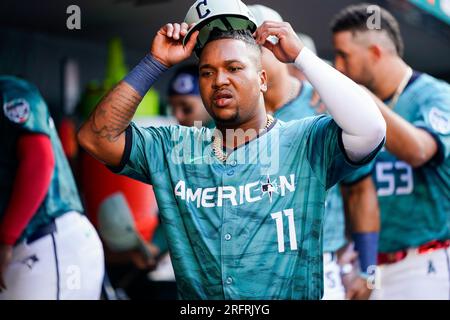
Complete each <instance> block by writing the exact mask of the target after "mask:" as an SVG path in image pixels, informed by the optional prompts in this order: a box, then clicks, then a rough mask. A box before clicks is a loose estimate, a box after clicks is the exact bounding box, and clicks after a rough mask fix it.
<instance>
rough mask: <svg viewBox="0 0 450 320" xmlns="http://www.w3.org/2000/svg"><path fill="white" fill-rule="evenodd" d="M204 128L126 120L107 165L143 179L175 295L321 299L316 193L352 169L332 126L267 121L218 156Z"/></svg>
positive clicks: (319, 196) (320, 206)
mask: <svg viewBox="0 0 450 320" xmlns="http://www.w3.org/2000/svg"><path fill="white" fill-rule="evenodd" d="M212 135H213V131H212V130H210V129H208V128H201V129H198V128H187V127H182V126H171V127H160V128H154V127H149V128H140V127H137V126H136V125H135V124H134V123H132V124H131V125H130V127H129V128H128V129H127V132H126V147H125V152H124V156H123V159H122V165H121V167H119V168H111V169H112V170H113V171H114V172H116V173H120V174H123V175H127V176H129V177H131V178H134V179H137V180H140V181H142V182H145V183H149V184H152V185H153V188H154V191H155V195H156V199H157V202H158V206H159V210H160V216H161V221H162V223H163V227H164V228H165V229H164V230H165V232H166V235H167V241H168V246H169V250H170V253H171V258H172V264H173V268H174V271H175V276H176V280H177V286H178V290H179V296H180V298H182V299H319V298H321V296H322V294H323V274H322V237H321V230H322V220H323V211H324V204H325V197H326V192H327V189H329V188H330V187H331V186H333V185H334V184H335V183H336V182H337V181H339V180H340V179H341V178H342V177H343V176H346V175H347V174H348V173H349V172H352V171H353V170H355V166H353V165H351V164H349V163H348V162H347V161H346V158H345V154H344V153H343V148H342V142H340V141H341V130H340V129H339V127H338V126H337V125H336V123H335V122H334V121H333V120H332V119H331V118H330V117H328V116H321V117H315V118H310V119H305V120H300V121H292V122H289V123H285V122H282V121H278V120H276V121H275V122H274V124H273V125H272V126H271V127H270V128H269V129H268V130H267V132H265V133H263V134H261V135H260V136H259V137H258V138H257V139H254V140H251V141H250V142H248V143H246V144H243V145H241V146H240V147H238V148H236V149H235V150H234V151H233V152H232V153H231V154H230V155H229V157H228V159H227V160H226V162H225V163H222V162H221V161H219V160H218V159H217V158H216V156H215V154H214V152H213V149H212ZM375 153H376V152H374V154H375ZM373 156H374V155H371V156H370V157H368V158H371V157H373ZM336 168H340V170H336Z"/></svg>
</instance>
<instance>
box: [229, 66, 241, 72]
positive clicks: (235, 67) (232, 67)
mask: <svg viewBox="0 0 450 320" xmlns="http://www.w3.org/2000/svg"><path fill="white" fill-rule="evenodd" d="M229 70H230V71H231V72H237V71H239V70H242V67H238V66H230V68H229Z"/></svg>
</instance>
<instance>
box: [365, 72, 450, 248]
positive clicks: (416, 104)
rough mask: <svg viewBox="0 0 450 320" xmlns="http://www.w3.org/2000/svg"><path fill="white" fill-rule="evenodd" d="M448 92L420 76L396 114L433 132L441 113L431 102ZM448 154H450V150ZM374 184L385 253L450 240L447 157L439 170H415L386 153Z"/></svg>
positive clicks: (449, 167) (378, 161)
mask: <svg viewBox="0 0 450 320" xmlns="http://www.w3.org/2000/svg"><path fill="white" fill-rule="evenodd" d="M447 86H448V85H447ZM445 87H446V85H444V84H442V83H440V82H438V81H437V80H436V79H434V78H431V77H429V76H428V75H425V74H423V75H420V76H419V77H418V78H417V79H416V80H415V81H414V82H413V83H411V84H410V85H409V86H408V87H407V88H406V90H405V92H404V93H403V94H402V95H401V96H400V98H399V100H398V102H397V104H396V106H395V107H394V111H395V112H396V113H397V114H399V115H400V116H401V117H403V118H404V119H406V120H407V121H408V122H410V123H412V124H414V125H416V126H418V127H421V126H423V127H425V128H426V127H429V126H430V120H431V121H432V122H433V121H437V120H433V117H435V115H434V113H435V112H437V116H436V117H437V118H438V115H439V114H440V112H441V111H439V110H437V111H436V109H433V102H431V100H432V99H433V97H435V96H436V95H437V94H438V91H442V90H444V91H445V90H447V91H448V90H449V89H448V87H447V88H445ZM446 95H447V96H448V97H449V98H450V95H448V94H446ZM447 106H450V99H449V100H448V104H447ZM433 110H434V111H433ZM448 110H449V109H447V112H448ZM447 114H448V113H447ZM427 117H428V119H426V118H427ZM430 117H431V118H430ZM444 126H445V124H444ZM447 127H448V124H447ZM444 129H445V128H444ZM427 130H428V129H427ZM445 130H446V129H445ZM405 147H407V146H405ZM444 148H446V149H448V146H447V147H444ZM373 178H374V181H375V183H376V186H377V193H378V196H379V197H378V200H379V204H380V209H381V235H380V252H392V251H396V250H400V249H405V248H408V247H417V246H419V245H421V244H424V243H426V242H428V241H431V240H435V239H448V237H449V235H450V234H449V228H448V223H447V222H448V219H449V216H450V198H449V195H450V187H449V184H450V164H449V161H448V157H447V159H446V160H444V162H443V163H441V164H439V165H434V164H433V163H428V164H426V165H424V166H422V167H420V168H417V169H413V168H412V167H411V166H410V165H408V164H407V163H405V162H403V161H401V160H399V159H397V158H396V157H395V156H394V155H393V154H391V153H390V152H388V151H387V150H385V149H383V151H382V152H381V153H380V154H379V155H378V157H377V159H376V165H375V168H374V171H373Z"/></svg>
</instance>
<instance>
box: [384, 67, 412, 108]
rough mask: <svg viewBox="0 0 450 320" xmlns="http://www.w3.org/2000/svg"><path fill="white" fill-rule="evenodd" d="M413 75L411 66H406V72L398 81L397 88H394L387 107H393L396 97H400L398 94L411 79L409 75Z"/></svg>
mask: <svg viewBox="0 0 450 320" xmlns="http://www.w3.org/2000/svg"><path fill="white" fill-rule="evenodd" d="M412 76H413V70H412V68H411V67H408V69H407V70H406V74H405V76H404V77H403V79H402V81H401V82H400V84H399V86H398V88H397V90H395V93H394V96H393V97H392V99H391V102H389V104H388V107H389V109H391V110H392V109H394V107H395V105H396V104H397V102H398V99H399V98H400V95H401V94H402V93H403V91H404V90H405V88H406V86H407V85H408V82H409V80H411V77H412Z"/></svg>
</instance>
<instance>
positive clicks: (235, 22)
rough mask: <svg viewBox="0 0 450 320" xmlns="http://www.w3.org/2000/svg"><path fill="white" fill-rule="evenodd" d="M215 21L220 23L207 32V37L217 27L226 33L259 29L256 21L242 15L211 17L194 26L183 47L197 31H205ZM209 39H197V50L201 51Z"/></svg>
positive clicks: (184, 40)
mask: <svg viewBox="0 0 450 320" xmlns="http://www.w3.org/2000/svg"><path fill="white" fill-rule="evenodd" d="M228 18H232V19H228ZM233 18H235V19H233ZM236 18H237V19H236ZM215 21H218V23H216V24H215V25H211V26H210V27H209V28H208V29H207V30H209V32H208V33H207V36H209V33H210V32H211V31H212V29H213V28H215V27H217V28H219V29H222V30H224V31H226V30H245V29H248V30H250V31H251V32H255V31H256V28H257V25H256V21H252V20H250V19H249V18H248V17H247V16H244V15H240V14H219V15H215V16H212V17H209V18H207V19H205V20H203V21H201V22H199V23H198V24H196V25H195V26H193V27H192V28H191V29H190V30H189V31H188V33H187V34H186V36H185V37H184V39H183V45H184V46H185V45H186V44H187V43H188V42H189V39H190V38H191V36H192V34H193V33H194V32H195V31H197V30H200V31H202V30H204V28H205V27H207V26H208V25H209V24H211V23H213V22H215ZM219 21H220V22H219ZM221 24H222V25H221ZM207 38H208V37H206V39H197V44H196V48H197V49H201V48H202V47H203V46H204V45H205V43H203V42H206V41H207ZM201 40H203V41H201Z"/></svg>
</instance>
